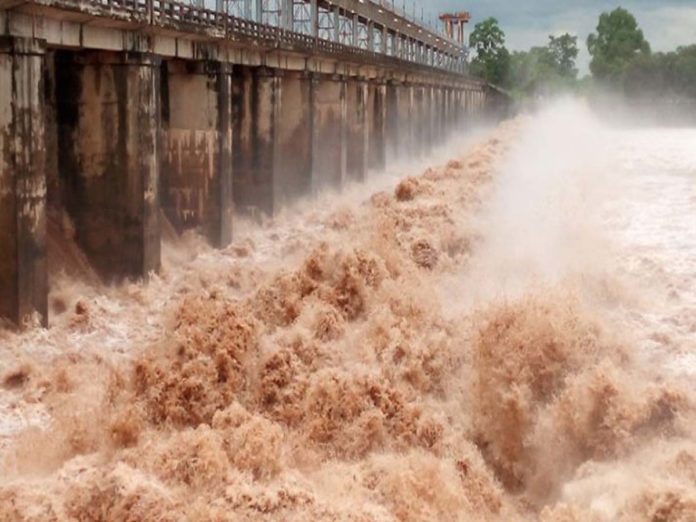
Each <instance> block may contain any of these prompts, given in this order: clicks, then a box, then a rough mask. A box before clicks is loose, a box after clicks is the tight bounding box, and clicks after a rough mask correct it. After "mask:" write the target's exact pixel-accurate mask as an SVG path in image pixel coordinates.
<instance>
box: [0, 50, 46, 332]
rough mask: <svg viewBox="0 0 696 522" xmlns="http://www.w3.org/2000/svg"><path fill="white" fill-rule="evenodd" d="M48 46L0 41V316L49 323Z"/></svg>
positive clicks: (19, 321)
mask: <svg viewBox="0 0 696 522" xmlns="http://www.w3.org/2000/svg"><path fill="white" fill-rule="evenodd" d="M44 56H45V53H44V42H42V41H39V40H34V39H28V38H14V37H0V316H2V317H6V318H9V319H10V320H12V321H14V322H17V323H21V322H23V321H24V320H26V319H27V318H28V317H30V316H32V315H33V314H35V313H36V314H38V316H39V317H40V318H41V319H42V321H43V323H44V324H45V323H46V317H47V295H48V294H47V292H48V289H47V279H46V175H45V167H46V146H45V130H44V125H45V121H44V112H43V111H44V101H43V86H44V83H43V80H42V76H43V65H44Z"/></svg>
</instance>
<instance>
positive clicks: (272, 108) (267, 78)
mask: <svg viewBox="0 0 696 522" xmlns="http://www.w3.org/2000/svg"><path fill="white" fill-rule="evenodd" d="M233 91H234V94H233V104H234V105H235V109H234V110H233V114H234V118H235V122H234V125H235V127H234V132H233V134H234V138H233V139H234V145H233V147H234V149H235V150H236V151H237V156H236V158H235V159H234V163H233V171H234V190H233V192H234V203H235V206H236V208H237V210H239V211H240V212H244V213H248V214H252V215H258V214H265V215H273V213H274V211H275V208H276V203H277V202H276V199H275V193H274V179H275V174H276V165H277V164H278V157H277V155H278V147H277V133H276V130H277V129H276V127H277V122H278V121H279V118H280V96H281V76H280V73H279V72H278V71H275V70H273V69H268V68H265V67H254V68H248V67H244V68H242V71H241V75H240V76H238V77H236V78H235V82H234V87H233Z"/></svg>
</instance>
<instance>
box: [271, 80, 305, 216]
mask: <svg viewBox="0 0 696 522" xmlns="http://www.w3.org/2000/svg"><path fill="white" fill-rule="evenodd" d="M313 99H314V83H313V81H312V76H311V75H310V74H308V73H305V72H294V71H291V72H286V73H285V74H284V75H283V78H282V94H281V107H280V120H279V121H278V122H277V125H278V151H279V154H278V156H277V158H279V163H278V164H277V165H276V170H277V172H276V176H275V184H276V185H275V187H276V188H275V200H276V202H277V205H278V204H280V205H289V204H292V203H294V202H295V201H297V200H298V199H300V198H302V197H306V196H308V195H309V194H311V192H312V169H313V164H314V149H313V139H314V136H313V128H314V120H313V113H312V105H313ZM277 205H276V206H277Z"/></svg>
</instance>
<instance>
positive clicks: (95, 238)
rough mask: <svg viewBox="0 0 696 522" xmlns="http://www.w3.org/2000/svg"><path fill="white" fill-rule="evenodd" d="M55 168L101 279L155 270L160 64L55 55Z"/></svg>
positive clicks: (134, 56)
mask: <svg viewBox="0 0 696 522" xmlns="http://www.w3.org/2000/svg"><path fill="white" fill-rule="evenodd" d="M56 89H57V91H56V100H57V102H56V105H57V112H58V115H57V121H58V129H59V169H60V176H61V178H62V183H63V185H64V187H65V207H66V210H67V211H68V214H69V215H70V216H71V218H72V220H73V222H74V225H75V233H76V240H77V243H78V245H79V246H80V247H81V248H82V250H83V251H84V252H85V254H86V255H87V258H88V259H89V260H90V262H91V263H92V265H93V267H94V268H95V269H96V270H97V272H98V273H99V274H100V276H101V277H102V278H103V279H104V280H106V281H114V280H115V281H118V280H122V279H124V278H138V277H144V276H147V275H148V273H149V272H151V271H156V270H157V269H158V268H159V266H160V223H159V212H160V202H159V179H158V178H159V170H160V63H159V60H158V59H157V58H154V57H152V56H150V55H147V54H140V53H109V52H85V53H70V52H62V53H57V54H56Z"/></svg>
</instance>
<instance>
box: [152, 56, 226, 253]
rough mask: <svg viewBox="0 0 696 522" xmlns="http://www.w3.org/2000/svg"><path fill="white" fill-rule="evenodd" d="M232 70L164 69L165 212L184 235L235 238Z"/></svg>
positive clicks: (205, 65) (212, 65) (178, 63)
mask: <svg viewBox="0 0 696 522" xmlns="http://www.w3.org/2000/svg"><path fill="white" fill-rule="evenodd" d="M231 70H232V68H231V66H229V65H228V64H222V63H220V62H186V61H182V60H173V61H170V62H167V63H166V64H165V67H163V68H162V78H161V81H162V105H163V111H162V114H163V118H162V119H163V121H162V129H163V133H162V135H163V151H164V154H163V156H162V162H161V163H162V169H161V185H160V187H161V191H162V193H161V200H162V208H163V210H164V213H165V215H166V216H167V218H168V219H169V221H170V223H171V224H172V225H173V226H174V228H175V229H176V230H177V231H178V232H179V233H181V232H183V231H184V230H187V229H196V230H199V231H201V232H202V233H203V234H204V235H205V236H206V237H207V238H208V240H209V241H210V243H211V244H212V245H214V246H218V247H224V246H226V245H227V244H229V242H230V241H231V240H232V213H233V200H232V117H231V108H230V107H231V97H232V93H231Z"/></svg>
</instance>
